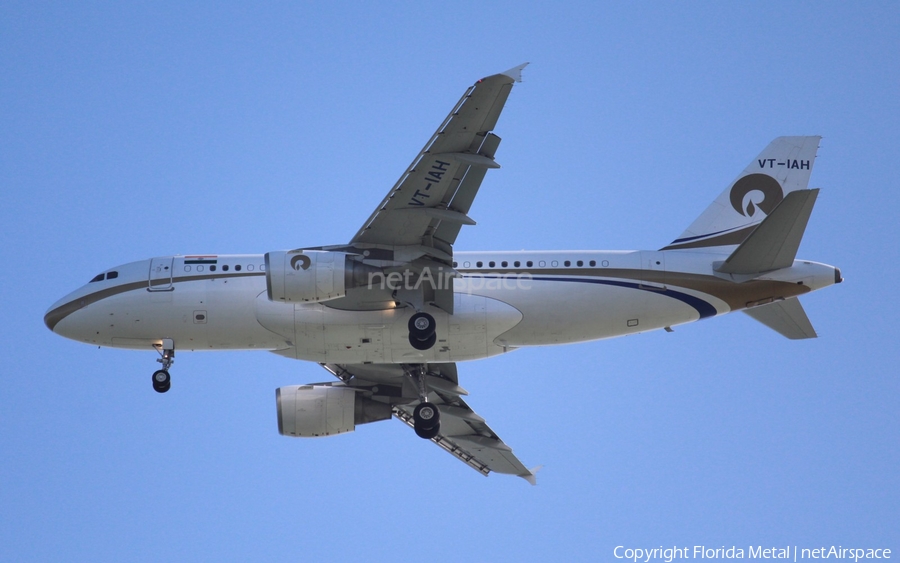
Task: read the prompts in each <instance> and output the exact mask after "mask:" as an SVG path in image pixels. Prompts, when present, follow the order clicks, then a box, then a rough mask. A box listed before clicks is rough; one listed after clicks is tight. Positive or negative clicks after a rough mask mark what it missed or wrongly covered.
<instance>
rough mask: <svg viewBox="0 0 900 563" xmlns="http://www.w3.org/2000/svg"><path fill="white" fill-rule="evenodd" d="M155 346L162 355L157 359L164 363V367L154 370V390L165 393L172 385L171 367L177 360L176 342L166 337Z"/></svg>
mask: <svg viewBox="0 0 900 563" xmlns="http://www.w3.org/2000/svg"><path fill="white" fill-rule="evenodd" d="M154 346H155V348H156V351H157V352H159V355H160V356H161V357H160V358H157V359H156V361H157V362H159V363H161V364H162V369H159V370H156V371H155V372H153V390H154V391H156V392H157V393H165V392H166V391H168V390H169V388H170V387H171V386H172V378H171V377H170V376H169V368H170V367H172V364H173V363H174V362H175V342H174V341H172V339H171V338H164V339H163V341H162V344H157V345H154Z"/></svg>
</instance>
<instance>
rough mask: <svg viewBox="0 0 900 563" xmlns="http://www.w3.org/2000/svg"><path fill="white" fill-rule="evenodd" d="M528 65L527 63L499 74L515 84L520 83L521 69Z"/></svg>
mask: <svg viewBox="0 0 900 563" xmlns="http://www.w3.org/2000/svg"><path fill="white" fill-rule="evenodd" d="M528 65H529V63H522V64H520V65H519V66H517V67H513V68H511V69H509V70H506V71H504V72H501V73H500V74H502V75H504V76H508V77H510V78H512V79H513V80H515V81H516V82H522V69H523V68H525V67H526V66H528Z"/></svg>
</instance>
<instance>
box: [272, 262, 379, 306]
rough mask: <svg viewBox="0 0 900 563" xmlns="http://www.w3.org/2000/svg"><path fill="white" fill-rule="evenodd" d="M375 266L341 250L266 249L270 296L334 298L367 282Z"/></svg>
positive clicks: (279, 298)
mask: <svg viewBox="0 0 900 563" xmlns="http://www.w3.org/2000/svg"><path fill="white" fill-rule="evenodd" d="M373 272H381V270H379V269H378V268H375V267H373V266H368V265H365V264H363V263H361V262H357V261H355V260H350V259H348V255H347V254H345V253H343V252H328V251H323V250H291V251H276V252H267V253H266V290H267V292H268V296H269V300H271V301H284V302H288V303H290V302H310V301H312V302H318V301H328V300H330V299H337V298H339V297H343V296H344V295H346V294H347V290H348V289H351V288H354V287H360V286H363V285H365V284H366V283H368V275H369V274H370V273H373Z"/></svg>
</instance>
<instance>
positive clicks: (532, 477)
mask: <svg viewBox="0 0 900 563" xmlns="http://www.w3.org/2000/svg"><path fill="white" fill-rule="evenodd" d="M525 64H528V63H525ZM543 468H544V466H543V465H538V466H536V467H532V468H531V469H529V470H528V473H523V474H522V475H519V477H521V478H522V479H525V480H526V481H528V482H529V483H531V485H537V472H538V471H540V470H541V469H543Z"/></svg>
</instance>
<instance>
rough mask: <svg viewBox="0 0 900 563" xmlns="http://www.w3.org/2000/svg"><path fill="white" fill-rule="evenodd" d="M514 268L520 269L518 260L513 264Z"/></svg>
mask: <svg viewBox="0 0 900 563" xmlns="http://www.w3.org/2000/svg"><path fill="white" fill-rule="evenodd" d="M513 266H515V267H516V268H518V267H519V261H518V260H516V261H515V262H513Z"/></svg>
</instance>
